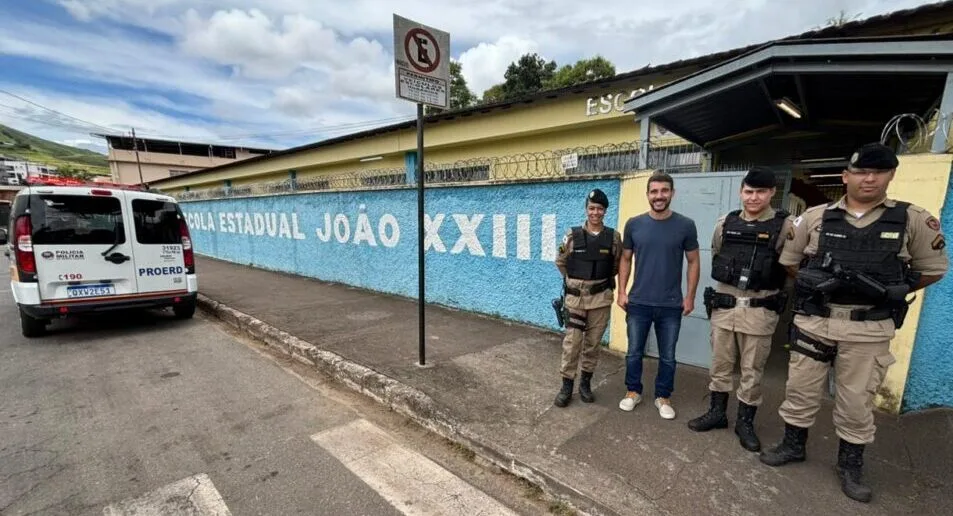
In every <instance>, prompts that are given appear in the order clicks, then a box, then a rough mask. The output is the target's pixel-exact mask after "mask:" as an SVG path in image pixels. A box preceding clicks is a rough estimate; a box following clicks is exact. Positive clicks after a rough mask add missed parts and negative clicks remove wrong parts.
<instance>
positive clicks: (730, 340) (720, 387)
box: [708, 326, 772, 407]
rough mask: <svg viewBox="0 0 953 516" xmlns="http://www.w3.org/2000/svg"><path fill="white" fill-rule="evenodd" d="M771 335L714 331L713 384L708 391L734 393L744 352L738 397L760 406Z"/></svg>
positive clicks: (740, 399) (722, 330)
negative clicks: (738, 365)
mask: <svg viewBox="0 0 953 516" xmlns="http://www.w3.org/2000/svg"><path fill="white" fill-rule="evenodd" d="M771 337H772V336H771V335H748V334H747V333H740V332H735V331H731V330H725V329H723V328H717V327H715V326H712V327H711V371H710V373H711V383H709V384H708V389H709V390H711V391H717V392H731V390H732V389H734V370H735V362H736V360H737V356H738V353H737V352H738V351H740V352H741V364H740V365H741V381H740V382H739V383H738V391H737V393H736V395H737V396H738V400H739V401H741V402H744V403H746V404H748V405H753V406H756V407H757V406H760V405H761V402H762V396H761V377H762V376H763V375H764V364H765V363H766V362H767V361H768V355H769V354H771Z"/></svg>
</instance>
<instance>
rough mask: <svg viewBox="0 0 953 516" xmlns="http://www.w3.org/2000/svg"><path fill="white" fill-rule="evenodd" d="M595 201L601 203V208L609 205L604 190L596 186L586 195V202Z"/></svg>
mask: <svg viewBox="0 0 953 516" xmlns="http://www.w3.org/2000/svg"><path fill="white" fill-rule="evenodd" d="M590 202H592V203H595V204H601V205H602V207H603V208H608V207H609V198H608V197H606V194H605V192H603V191H602V190H600V189H598V188H596V189H595V190H593V191H591V192H589V195H588V196H586V203H590Z"/></svg>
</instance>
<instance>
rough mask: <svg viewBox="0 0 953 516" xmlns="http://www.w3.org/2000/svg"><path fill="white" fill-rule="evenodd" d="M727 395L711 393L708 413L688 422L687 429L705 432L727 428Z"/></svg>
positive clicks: (725, 393) (724, 393)
mask: <svg viewBox="0 0 953 516" xmlns="http://www.w3.org/2000/svg"><path fill="white" fill-rule="evenodd" d="M727 410H728V393H727V392H718V391H712V393H711V406H710V407H709V408H708V412H705V413H704V414H702V415H700V416H698V417H696V418H695V419H692V420H691V421H689V422H688V428H690V429H692V430H694V431H696V432H707V431H709V430H711V429H712V428H728V416H727V414H725V412H726V411H727Z"/></svg>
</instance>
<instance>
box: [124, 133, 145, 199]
mask: <svg viewBox="0 0 953 516" xmlns="http://www.w3.org/2000/svg"><path fill="white" fill-rule="evenodd" d="M132 145H133V146H134V148H135V149H136V166H137V167H139V186H142V185H143V184H145V181H143V180H142V163H139V140H137V139H136V128H135V127H133V128H132ZM120 181H122V180H120Z"/></svg>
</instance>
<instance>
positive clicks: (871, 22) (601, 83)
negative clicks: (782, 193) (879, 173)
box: [149, 0, 953, 184]
mask: <svg viewBox="0 0 953 516" xmlns="http://www.w3.org/2000/svg"><path fill="white" fill-rule="evenodd" d="M951 9H953V0H947V1H944V2H937V3H933V4H926V5H921V6H919V7H913V8H910V9H903V10H899V11H893V12H890V13H885V14H881V15H877V16H872V17H869V18H865V19H863V20H857V21H853V22H849V23H845V24H844V25H841V26H836V27H826V28H822V29H817V30H812V31H808V32H803V33H801V34H797V35H793V36H788V37H785V38H781V39H777V40H772V41H768V42H764V43H758V44H754V45H748V46H745V47H739V48H735V49H731V50H725V51H722V52H717V53H713V54H707V55H704V56H699V57H693V58H687V59H681V60H678V61H672V62H670V63H666V64H662V65H656V66H651V65H646V66H644V67H642V68H638V69H636V70H632V71H629V72H625V73H621V74H617V75H615V76H613V77H610V78H605V79H600V80H596V81H591V82H587V83H582V84H577V85H573V86H568V87H565V88H558V89H554V90H547V91H542V92H538V93H534V94H531V95H526V96H524V97H519V98H516V99H510V100H506V101H502V102H496V103H492V104H482V105H479V106H473V107H469V108H466V109H461V110H457V111H448V112H445V113H440V114H437V115H430V116H427V117H425V119H424V121H425V123H426V124H433V123H438V122H441V121H448V120H453V119H454V118H457V117H463V116H475V115H480V114H482V113H488V112H491V111H497V110H500V109H508V108H512V107H515V106H518V105H521V104H531V103H534V102H538V101H542V100H547V99H555V98H559V97H563V96H566V95H571V94H578V93H583V92H586V91H591V90H596V89H600V90H601V89H605V88H607V87H609V86H611V85H613V84H617V83H620V82H629V81H631V80H632V79H635V78H639V77H643V76H647V75H651V74H656V73H664V72H667V71H673V70H678V69H680V68H687V67H692V66H706V65H711V64H716V63H718V64H720V63H722V62H724V61H726V60H731V59H734V58H739V57H742V56H744V55H747V54H750V53H752V52H756V51H758V50H760V49H763V48H765V47H767V46H771V45H775V44H784V43H803V42H804V41H805V40H815V39H824V40H830V39H838V38H851V37H857V33H858V31H861V30H863V29H868V28H874V27H876V26H878V25H892V24H896V23H898V22H901V21H903V20H906V19H909V18H913V17H917V16H921V15H925V14H929V13H938V12H944V11H947V10H951ZM693 75H694V74H693ZM416 125H417V121H416V120H410V121H407V122H401V123H397V124H391V125H386V126H382V127H378V128H375V129H369V130H366V131H361V132H357V133H351V134H347V135H344V136H339V137H336V138H329V139H327V140H321V141H318V142H314V143H309V144H305V145H301V146H298V147H292V148H289V149H285V150H281V151H275V152H271V153H269V154H267V155H262V156H256V157H253V158H248V159H245V160H241V161H236V162H234V163H227V164H225V165H219V166H216V167H209V168H204V169H200V170H196V171H194V172H191V173H189V174H183V175H181V176H176V177H175V178H167V179H159V180H156V181H152V182H150V183H149V184H159V183H162V182H165V181H170V180H173V179H175V180H179V179H182V178H183V177H194V176H198V175H203V174H206V173H211V172H218V171H221V170H225V169H228V168H233V167H238V166H242V165H245V164H249V163H255V162H259V161H264V160H267V159H274V158H278V157H281V156H287V155H290V154H296V153H298V152H304V151H309V150H313V149H318V148H321V147H327V146H331V145H335V144H338V143H344V142H347V141H352V140H358V139H362V138H369V137H372V136H377V135H380V134H386V133H390V132H394V131H402V130H405V129H411V128H414V127H416Z"/></svg>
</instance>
